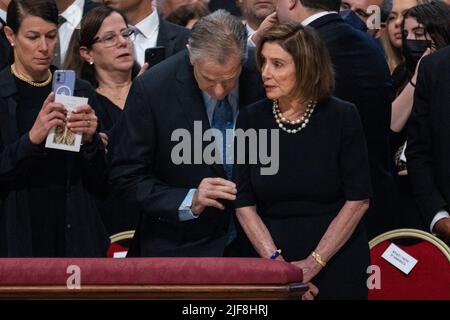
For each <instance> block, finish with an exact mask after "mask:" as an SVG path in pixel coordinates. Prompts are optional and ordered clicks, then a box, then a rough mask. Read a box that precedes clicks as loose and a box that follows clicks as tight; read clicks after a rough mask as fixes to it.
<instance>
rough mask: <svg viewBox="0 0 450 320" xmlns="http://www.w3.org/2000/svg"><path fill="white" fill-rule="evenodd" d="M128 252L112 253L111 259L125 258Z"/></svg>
mask: <svg viewBox="0 0 450 320" xmlns="http://www.w3.org/2000/svg"><path fill="white" fill-rule="evenodd" d="M127 252H128V251H118V252H114V255H113V258H126V257H127Z"/></svg>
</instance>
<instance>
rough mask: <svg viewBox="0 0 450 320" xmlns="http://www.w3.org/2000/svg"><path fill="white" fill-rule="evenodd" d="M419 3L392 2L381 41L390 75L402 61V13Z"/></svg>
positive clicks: (396, 0) (404, 0)
mask: <svg viewBox="0 0 450 320" xmlns="http://www.w3.org/2000/svg"><path fill="white" fill-rule="evenodd" d="M418 3H419V1H418V0H393V1H392V11H391V15H390V16H389V18H388V21H387V25H386V29H387V30H386V31H387V32H385V33H384V34H383V35H382V37H381V39H382V44H383V49H384V52H385V55H386V59H387V62H388V65H389V69H390V70H391V73H392V72H393V71H394V70H395V68H396V67H397V66H398V65H399V64H400V63H401V62H402V61H403V59H402V31H401V29H400V27H401V24H402V21H403V13H404V12H405V11H406V10H408V9H409V8H412V7H414V6H415V5H417V4H418Z"/></svg>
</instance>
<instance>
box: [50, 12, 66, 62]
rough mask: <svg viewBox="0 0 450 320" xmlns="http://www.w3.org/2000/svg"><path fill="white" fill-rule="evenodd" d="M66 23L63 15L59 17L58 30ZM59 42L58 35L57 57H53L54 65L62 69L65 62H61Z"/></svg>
mask: <svg viewBox="0 0 450 320" xmlns="http://www.w3.org/2000/svg"><path fill="white" fill-rule="evenodd" d="M66 21H67V20H66V18H64V17H63V16H61V15H58V29H59V27H61V25H62V24H64V23H65V22H66ZM59 41H60V40H59V35H58V41H57V42H56V46H55V55H54V57H53V65H55V66H56V67H58V68H59V69H60V68H62V65H63V63H64V62H63V61H61V46H60V44H59Z"/></svg>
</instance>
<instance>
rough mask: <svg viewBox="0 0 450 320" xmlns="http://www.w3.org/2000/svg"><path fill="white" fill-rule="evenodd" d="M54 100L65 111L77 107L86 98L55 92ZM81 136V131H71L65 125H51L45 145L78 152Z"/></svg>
mask: <svg viewBox="0 0 450 320" xmlns="http://www.w3.org/2000/svg"><path fill="white" fill-rule="evenodd" d="M55 102H56V103H61V104H62V105H64V107H65V108H66V109H67V112H71V111H73V110H74V109H76V108H77V107H79V106H81V105H85V104H87V103H88V98H81V97H72V96H66V95H63V94H57V95H55ZM82 136H83V134H82V133H73V132H72V131H70V130H69V129H68V128H67V127H66V126H57V127H53V128H52V129H51V130H50V132H49V134H48V136H47V140H46V141H45V147H46V148H52V149H60V150H67V151H73V152H79V151H80V147H81V139H82Z"/></svg>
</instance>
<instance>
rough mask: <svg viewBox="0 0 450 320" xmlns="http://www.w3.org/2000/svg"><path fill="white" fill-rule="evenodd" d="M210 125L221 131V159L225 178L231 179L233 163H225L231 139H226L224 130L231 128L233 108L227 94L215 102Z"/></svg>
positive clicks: (231, 144) (230, 146)
mask: <svg viewBox="0 0 450 320" xmlns="http://www.w3.org/2000/svg"><path fill="white" fill-rule="evenodd" d="M211 127H213V128H215V129H218V130H219V131H220V132H221V133H222V137H223V138H222V140H223V141H222V143H223V145H222V160H223V165H224V169H225V172H226V174H227V178H228V179H231V176H232V171H233V164H231V163H227V161H226V160H227V153H229V152H231V151H232V149H231V148H233V139H231V141H227V139H226V137H227V135H226V130H227V129H231V130H232V129H233V128H234V123H233V109H232V107H231V105H230V102H229V101H228V96H226V97H225V98H224V99H223V100H219V101H218V102H217V105H216V107H215V108H214V113H213V118H212V122H211Z"/></svg>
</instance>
